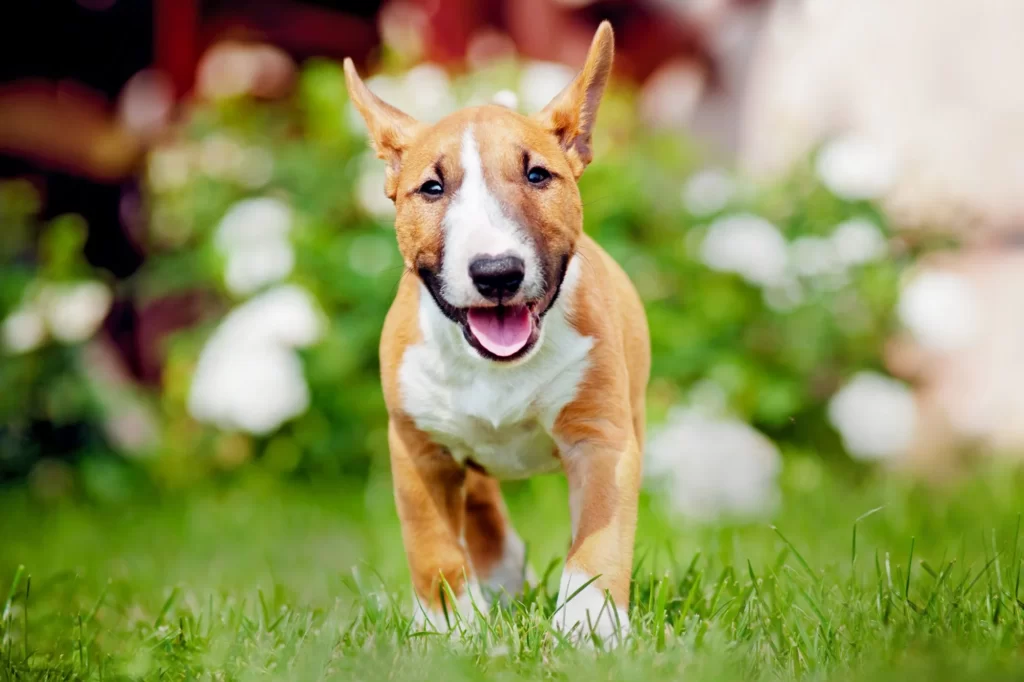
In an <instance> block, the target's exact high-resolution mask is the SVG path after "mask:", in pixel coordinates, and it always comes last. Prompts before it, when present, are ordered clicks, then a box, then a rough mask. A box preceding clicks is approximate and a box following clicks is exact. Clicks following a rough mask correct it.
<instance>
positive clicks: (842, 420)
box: [828, 372, 917, 460]
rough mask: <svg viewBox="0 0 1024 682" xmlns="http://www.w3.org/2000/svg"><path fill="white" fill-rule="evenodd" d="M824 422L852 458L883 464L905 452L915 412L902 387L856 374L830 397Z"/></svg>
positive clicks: (885, 379)
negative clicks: (826, 421) (835, 432)
mask: <svg viewBox="0 0 1024 682" xmlns="http://www.w3.org/2000/svg"><path fill="white" fill-rule="evenodd" d="M828 418H829V421H831V422H832V426H833V427H835V429H836V430H837V431H838V432H839V435H840V436H841V437H842V439H843V447H845V448H846V451H847V452H849V453H850V455H851V456H852V457H855V458H856V459H862V460H883V459H891V458H896V457H900V456H903V455H905V454H907V452H908V451H909V449H910V446H911V443H912V441H913V439H914V432H915V429H916V427H917V408H916V406H915V403H914V395H913V393H911V391H910V389H909V388H907V387H906V386H905V385H904V384H902V383H900V382H899V381H896V380H895V379H892V378H890V377H887V376H883V375H881V374H877V373H875V372H859V373H857V374H856V375H854V377H853V379H851V380H850V381H849V382H848V383H847V384H846V385H845V386H843V388H842V389H840V390H839V392H838V393H836V394H835V395H834V396H832V400H830V401H829V404H828Z"/></svg>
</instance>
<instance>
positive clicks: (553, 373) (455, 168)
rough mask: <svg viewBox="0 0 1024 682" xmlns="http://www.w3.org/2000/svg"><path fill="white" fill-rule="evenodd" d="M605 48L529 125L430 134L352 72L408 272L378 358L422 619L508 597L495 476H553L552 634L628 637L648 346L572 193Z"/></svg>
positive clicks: (509, 570)
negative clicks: (561, 510) (562, 519)
mask: <svg viewBox="0 0 1024 682" xmlns="http://www.w3.org/2000/svg"><path fill="white" fill-rule="evenodd" d="M613 54H614V37H613V33H612V29H611V26H610V25H609V24H608V23H607V22H605V23H603V24H602V25H601V26H600V27H599V28H598V30H597V32H596V34H595V36H594V39H593V42H592V44H591V47H590V51H589V54H588V56H587V60H586V64H585V66H584V67H583V69H582V71H580V72H579V74H578V75H577V76H576V78H575V79H574V80H573V81H572V82H571V83H570V84H569V85H568V86H567V87H566V88H565V89H564V90H563V91H562V92H561V93H560V94H559V95H558V96H556V97H555V98H554V99H553V100H552V101H551V103H550V104H549V105H548V106H547V107H545V108H544V109H543V110H542V111H541V112H539V113H537V114H534V115H532V116H523V115H520V114H518V113H516V112H514V111H512V110H511V109H508V108H505V107H502V106H497V105H493V104H491V105H485V106H479V107H474V108H467V109H463V110H461V111H457V112H455V113H453V114H451V115H449V116H447V117H446V118H444V119H442V120H441V121H440V122H438V123H436V124H433V125H429V124H425V123H421V122H419V121H416V120H414V119H413V118H411V117H410V116H408V115H406V114H405V113H403V112H401V111H399V110H398V109H396V108H394V107H392V106H390V105H389V104H387V103H385V102H383V101H382V100H380V99H379V98H378V97H377V96H376V95H374V94H373V93H372V92H371V91H370V90H369V89H368V88H367V86H366V85H365V84H364V83H363V81H362V80H361V79H360V78H359V75H358V74H357V72H356V70H355V67H354V66H353V64H352V61H351V60H346V61H345V64H344V70H345V79H346V83H347V86H348V91H349V94H350V98H351V101H352V103H353V104H354V106H355V108H356V109H357V110H358V111H359V113H360V114H361V115H362V117H363V119H364V120H365V122H366V125H367V128H368V130H369V136H370V140H371V143H372V145H373V147H374V149H375V151H376V152H377V155H378V156H379V157H380V158H381V159H383V160H384V161H385V163H386V164H387V166H386V176H385V193H386V194H387V196H388V197H390V198H391V199H392V200H393V201H394V203H395V207H396V216H395V232H396V234H397V240H398V247H399V250H400V251H401V254H402V257H403V260H404V265H405V273H404V274H403V276H402V279H401V281H400V284H399V287H398V291H397V294H396V297H395V300H394V303H393V305H392V306H391V309H390V311H389V312H388V314H387V317H386V319H385V323H384V329H383V333H382V338H381V343H380V365H381V379H382V383H383V390H384V396H385V400H386V403H387V408H388V414H389V429H388V442H389V448H390V456H391V468H392V474H393V478H394V493H395V501H396V506H397V510H398V517H399V520H400V522H401V528H402V539H403V543H404V545H405V550H406V554H407V557H408V562H409V569H410V573H411V575H412V583H413V591H414V594H415V597H416V603H417V608H416V614H417V615H416V620H417V622H418V623H419V624H420V625H423V626H433V627H434V628H437V629H444V628H446V627H452V626H453V624H454V620H455V619H454V618H453V616H454V613H455V612H458V613H459V614H461V615H462V617H463V618H468V619H473V608H474V606H476V607H477V608H479V609H481V610H482V611H485V610H486V609H487V606H486V604H487V602H486V599H485V597H486V596H487V595H494V594H499V595H500V594H503V593H504V594H508V595H515V594H517V593H519V592H520V590H521V589H522V587H523V583H524V575H525V573H526V567H525V566H524V562H525V556H524V554H525V550H524V544H523V541H522V540H521V539H520V538H519V536H518V535H517V534H516V532H515V530H514V529H513V528H512V525H511V523H510V521H509V518H508V513H507V510H506V508H505V504H504V502H503V500H502V496H501V490H500V487H499V481H500V480H513V479H523V478H526V477H529V476H533V475H535V474H542V473H547V472H553V471H558V470H561V471H563V472H564V473H565V476H566V477H567V479H568V484H569V508H570V512H571V519H572V544H571V547H570V550H569V553H568V557H567V560H566V563H565V567H564V570H563V573H562V578H561V582H560V585H559V594H558V601H557V610H556V612H555V615H554V623H553V625H554V627H555V628H557V629H558V630H559V631H561V632H564V633H567V637H576V638H580V637H582V638H585V639H587V640H590V639H591V635H597V636H598V637H600V638H601V639H602V640H603V641H611V640H614V641H616V642H617V641H621V637H622V636H624V635H625V633H627V632H628V631H629V618H628V611H627V609H628V605H629V583H630V574H631V569H632V561H633V543H634V536H635V533H636V516H637V498H638V493H639V487H640V477H641V460H642V456H641V453H642V448H643V436H644V423H645V420H644V393H645V390H646V386H647V381H648V376H649V373H650V340H649V336H648V329H647V321H646V317H645V314H644V309H643V305H642V303H641V301H640V297H639V296H638V294H637V292H636V290H635V289H634V287H633V285H632V283H631V282H630V281H629V278H628V277H627V275H626V274H625V273H624V272H623V270H622V269H621V268H620V267H619V266H618V265H617V264H616V263H615V262H614V261H613V260H612V258H611V257H610V256H608V255H607V254H606V253H605V252H604V251H603V250H602V249H601V247H599V246H598V245H597V244H596V243H595V242H594V241H593V240H591V239H590V238H589V237H587V236H586V235H585V234H584V233H583V207H582V202H581V200H580V193H579V189H578V187H577V184H576V183H577V180H578V179H579V178H580V176H581V175H582V173H583V171H584V169H585V168H586V167H587V165H588V164H589V163H590V161H591V158H592V156H593V154H592V150H591V144H592V142H591V141H592V132H593V128H594V124H595V122H596V119H597V110H598V106H599V104H600V101H601V97H602V94H603V92H604V89H605V85H606V84H607V82H608V78H609V75H610V73H611V68H612V60H613ZM570 597H571V599H570Z"/></svg>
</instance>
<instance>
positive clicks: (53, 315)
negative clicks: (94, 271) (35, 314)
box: [40, 282, 113, 343]
mask: <svg viewBox="0 0 1024 682" xmlns="http://www.w3.org/2000/svg"><path fill="white" fill-rule="evenodd" d="M112 301H113V295H112V294H111V293H110V289H108V288H107V287H106V286H105V285H104V284H101V283H100V282H79V283H75V284H49V285H47V286H46V287H45V288H44V289H43V290H42V292H41V293H40V305H41V306H42V308H43V313H44V315H45V317H46V323H47V326H48V327H49V329H50V333H51V334H52V335H53V338H55V339H57V340H58V341H61V342H63V343H79V342H81V341H85V340H86V339H88V338H89V337H91V336H92V335H93V334H95V333H96V330H97V329H99V326H100V325H101V324H102V323H103V320H104V318H106V316H107V312H108V311H109V310H110V304H111V302H112Z"/></svg>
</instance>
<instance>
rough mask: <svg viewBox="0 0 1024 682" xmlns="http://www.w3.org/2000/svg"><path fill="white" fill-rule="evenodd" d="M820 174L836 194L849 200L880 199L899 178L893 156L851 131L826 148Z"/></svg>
mask: <svg viewBox="0 0 1024 682" xmlns="http://www.w3.org/2000/svg"><path fill="white" fill-rule="evenodd" d="M816 168H817V171H818V177H819V178H821V181H822V182H823V183H824V184H825V186H826V187H828V188H829V190H830V191H831V192H832V193H833V194H835V195H836V196H839V197H842V198H844V199H849V200H857V199H877V198H879V197H881V196H882V195H883V194H885V193H886V192H887V191H888V190H889V188H890V187H892V185H893V182H894V181H895V178H896V170H895V164H894V162H893V159H892V158H891V157H890V156H889V155H888V154H886V153H885V151H884V150H882V149H880V148H879V147H877V146H876V145H874V144H873V143H871V142H870V141H869V140H867V139H863V138H858V137H854V136H851V135H847V136H844V137H839V138H836V139H835V140H832V141H831V142H829V143H828V144H826V145H825V147H824V148H822V150H821V153H820V154H819V155H818V160H817V164H816Z"/></svg>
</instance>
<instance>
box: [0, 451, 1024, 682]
mask: <svg viewBox="0 0 1024 682" xmlns="http://www.w3.org/2000/svg"><path fill="white" fill-rule="evenodd" d="M850 478H852V477H850V476H845V475H841V474H839V473H836V472H833V471H831V470H830V469H827V468H825V467H824V466H822V465H820V464H818V463H817V462H815V461H811V460H794V461H791V462H790V463H789V464H788V465H787V468H786V472H785V474H784V484H785V496H784V500H785V501H784V503H783V506H782V508H781V509H780V510H779V511H778V513H777V514H776V515H775V517H774V518H773V520H772V521H771V523H769V522H764V523H758V524H742V525H740V524H721V525H716V526H710V527H709V526H696V525H692V524H680V523H670V522H669V521H668V519H667V516H666V514H665V513H664V512H663V511H662V508H661V506H660V504H659V503H658V502H657V501H656V500H652V499H645V500H644V504H643V509H642V512H641V519H640V530H639V537H638V543H637V544H638V548H637V562H636V571H635V573H636V578H635V583H634V587H633V600H632V607H631V620H632V624H633V628H634V635H633V636H632V638H631V639H630V641H629V642H628V643H627V645H626V646H625V647H624V648H622V649H619V650H617V651H615V652H613V653H602V652H590V651H575V650H572V649H570V648H568V647H566V646H564V645H561V644H560V643H559V642H558V640H557V639H556V638H555V637H553V636H552V634H551V632H550V630H549V628H548V627H547V622H548V620H549V617H550V614H551V612H552V609H553V602H554V595H555V592H556V590H557V581H558V572H559V565H558V560H559V559H560V557H561V556H562V555H563V554H564V551H565V549H566V547H567V542H568V513H567V510H566V502H565V489H564V483H563V482H562V481H561V480H560V479H558V478H557V477H546V478H541V479H536V480H534V481H531V482H529V483H527V484H523V485H519V486H515V487H513V488H510V495H509V497H510V507H511V509H512V514H513V516H514V518H515V519H516V522H517V526H518V527H519V528H520V530H521V532H522V534H523V535H524V536H525V537H526V538H527V540H528V543H529V547H530V549H529V552H530V556H531V563H532V564H533V565H534V567H535V568H536V569H537V570H538V572H541V573H543V572H544V569H545V568H547V567H549V566H551V567H553V570H552V571H550V572H549V573H548V575H547V579H546V581H545V582H543V583H542V584H540V585H538V586H536V587H535V588H533V589H531V590H529V591H528V592H527V593H526V594H525V595H522V596H521V599H520V600H519V601H517V602H516V603H515V604H514V605H513V606H512V607H511V608H509V609H505V610H500V611H494V612H492V614H491V616H490V618H489V619H488V621H487V623H486V624H484V625H482V626H479V627H477V628H475V629H473V630H471V631H470V632H469V633H468V634H466V635H465V636H462V637H459V636H451V637H445V636H439V635H426V634H421V633H416V632H412V631H410V628H409V620H408V615H409V614H410V610H409V601H410V600H409V594H410V593H409V587H408V584H407V576H406V569H405V563H404V557H403V555H402V551H401V543H400V539H399V532H398V527H397V522H396V520H395V516H394V511H393V505H392V501H391V495H390V490H389V489H388V487H387V482H386V481H385V480H381V481H374V482H371V484H370V485H369V486H358V485H349V486H345V485H342V484H332V485H327V484H323V483H321V484H318V485H312V484H302V485H299V484H296V483H290V484H286V483H280V482H276V481H273V480H271V479H268V478H265V477H262V476H260V475H258V474H252V475H250V476H248V477H246V478H245V479H243V480H241V481H235V482H233V483H231V484H230V485H229V484H219V485H214V484H210V485H209V486H206V487H203V488H202V489H197V490H193V491H190V492H189V493H188V494H179V495H173V496H168V495H164V496H151V498H150V499H138V500H135V501H133V502H123V503H120V504H117V505H100V504H95V503H88V502H85V501H74V500H65V501H62V502H60V503H47V504H43V503H41V502H38V501H36V500H34V499H33V498H32V497H31V495H30V494H29V493H28V492H27V491H26V490H24V489H21V488H18V487H14V488H0V678H4V679H19V680H20V679H50V680H61V679H68V680H70V679H96V680H98V679H103V680H115V679H169V680H186V679H204V680H205V679H208V680H235V679H238V680H247V679H280V680H300V681H304V680H320V679H339V680H384V679H395V680H401V679H422V680H477V679H484V678H486V679H501V680H518V679H523V680H536V679H559V680H588V682H594V681H595V680H623V679H639V680H644V681H645V682H658V681H659V680H676V679H684V678H685V679H693V680H718V679H741V680H757V679H765V680H769V679H790V678H801V679H838V680H885V679H892V680H907V679H922V680H931V679H943V680H947V679H985V680H997V679H1020V678H1021V676H1022V675H1024V649H1022V648H1021V647H1022V643H1024V638H1022V635H1024V602H1022V601H1021V600H1020V599H1019V598H1018V596H1019V594H1020V591H1019V590H1020V580H1021V576H1020V574H1021V565H1022V557H1024V546H1020V545H1019V538H1020V531H1021V529H1020V516H1019V511H1018V510H1019V508H1020V504H1019V503H1018V500H1020V499H1021V494H1022V493H1024V479H1022V478H1021V477H1020V476H1019V475H1017V474H1009V473H1006V472H992V473H989V474H986V475H983V476H980V477H978V478H975V479H972V480H971V481H968V482H965V483H963V484H961V485H959V486H957V487H956V488H955V489H946V490H943V491H935V490H925V489H922V488H920V487H917V486H914V485H911V484H909V483H907V482H903V481H899V480H897V479H883V478H877V479H876V478H868V479H866V480H860V481H857V482H854V481H852V480H849V479H850ZM773 526H774V527H773ZM21 566H24V569H22V568H20V567H21Z"/></svg>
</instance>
